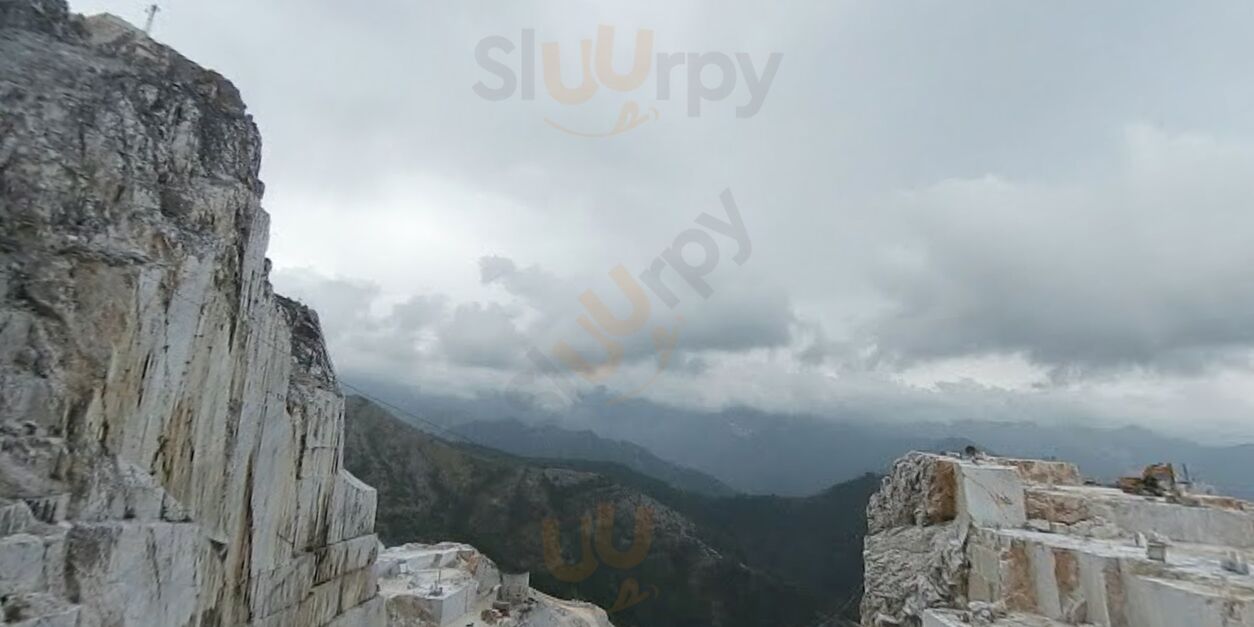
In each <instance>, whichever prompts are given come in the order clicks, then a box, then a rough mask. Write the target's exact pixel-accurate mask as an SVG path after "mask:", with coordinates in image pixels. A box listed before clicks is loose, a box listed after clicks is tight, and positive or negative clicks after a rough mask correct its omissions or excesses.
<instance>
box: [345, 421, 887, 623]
mask: <svg viewBox="0 0 1254 627" xmlns="http://www.w3.org/2000/svg"><path fill="white" fill-rule="evenodd" d="M345 423H346V427H345V440H346V441H345V465H346V466H347V467H348V469H349V470H350V471H352V472H353V473H354V474H355V475H357V476H358V477H359V478H360V479H362V480H363V481H365V482H367V483H369V484H370V485H373V486H375V487H376V488H377V489H378V491H379V512H378V517H377V530H378V532H379V534H380V535H381V536H382V538H383V540H384V541H385V542H386V543H388V544H399V543H403V542H414V541H418V542H437V541H458V542H467V543H470V544H473V545H475V546H476V547H478V548H479V549H480V550H482V551H483V552H484V553H485V554H486V555H488V556H489V557H491V558H492V559H493V560H495V561H497V562H498V563H500V564H501V565H502V566H503V567H505V568H507V569H519V570H528V571H530V572H531V573H532V585H533V586H534V587H536V588H538V589H540V590H542V591H545V592H548V593H550V594H554V595H557V596H560V597H564V598H580V599H585V600H589V601H593V602H595V603H597V604H598V605H601V606H602V607H605V608H607V609H616V608H615V606H616V605H623V604H624V603H626V604H628V605H630V603H631V602H632V601H633V600H635V601H640V602H639V603H637V604H635V605H631V606H630V607H627V608H625V609H621V610H620V611H616V612H614V613H613V614H612V619H613V621H614V624H615V625H617V626H618V627H657V626H658V625H667V626H668V627H758V626H760V625H780V626H783V627H793V626H796V627H819V626H835V625H843V624H850V623H849V621H851V620H856V618H857V615H856V610H857V607H858V599H859V597H860V594H861V581H862V537H863V535H864V534H865V529H866V523H865V510H866V504H867V501H868V500H869V498H870V495H871V494H872V493H873V492H874V491H875V490H876V489H877V488H878V485H879V482H878V479H877V478H875V477H872V476H865V477H861V478H859V479H858V480H856V481H853V482H848V483H844V484H841V485H838V486H835V487H833V488H830V489H828V490H825V491H822V492H821V493H819V494H817V495H815V496H812V497H807V498H779V497H751V496H733V497H712V496H707V495H702V494H698V493H694V492H689V491H685V490H680V489H676V488H674V487H672V486H671V485H669V484H668V483H666V482H664V481H662V480H659V479H657V478H654V477H651V476H646V475H644V474H642V473H640V472H638V471H636V470H634V469H632V468H629V467H628V466H626V465H622V464H618V463H611V462H607V461H580V460H556V459H530V458H524V457H519V456H515V455H511V454H508V453H505V452H501V451H496V450H493V449H489V448H486V447H483V446H480V445H477V444H470V443H457V442H450V441H445V440H442V439H440V438H438V437H436V436H434V435H432V434H430V433H425V432H423V431H420V430H418V429H416V428H414V427H413V426H411V425H410V424H407V423H406V422H405V421H403V420H400V419H398V418H397V417H395V416H393V415H392V414H390V413H389V412H388V411H387V410H384V409H383V408H381V407H379V406H377V405H375V404H373V403H371V402H370V401H367V400H365V399H363V398H359V397H350V398H349V399H348V401H347V404H346V419H345ZM511 428H516V427H511ZM476 429H477V428H476ZM528 431H529V430H527V429H523V430H521V431H520V433H523V434H524V435H528V437H530V435H532V434H528ZM538 432H539V433H549V434H551V435H554V436H555V437H557V438H559V439H560V440H564V441H565V440H567V439H569V438H570V436H569V434H566V433H558V432H556V431H552V430H549V429H539V430H538ZM494 437H495V436H494ZM578 441H581V442H585V443H590V444H589V445H590V446H592V447H593V448H594V449H596V450H601V451H607V450H619V451H632V450H633V449H632V448H629V447H617V446H613V447H608V448H607V447H605V446H604V442H603V441H602V440H600V439H599V438H598V439H589V438H587V437H586V436H585V437H582V438H580V439H579V440H578ZM563 450H565V451H566V452H569V450H568V449H563ZM641 459H643V460H646V461H648V462H649V464H650V465H653V462H652V461H651V458H650V457H649V456H644V457H642V458H641ZM655 467H656V468H666V467H665V466H655ZM667 472H670V473H673V474H674V473H677V474H676V476H679V477H682V478H687V479H688V480H691V478H692V477H693V476H694V475H693V474H692V473H689V472H683V471H682V469H679V470H678V471H676V470H675V469H674V468H672V469H671V470H668V471H667ZM700 483H702V484H704V485H706V486H707V487H711V486H717V485H718V483H717V482H714V483H710V482H709V481H703V482H700ZM638 507H645V508H647V509H648V511H649V512H651V514H650V516H649V520H651V525H650V529H652V532H651V535H649V536H648V537H650V540H651V541H650V542H649V543H648V544H647V545H645V546H646V547H647V551H645V552H644V553H642V554H641V555H640V560H639V563H636V560H629V561H628V562H627V563H625V564H622V563H620V564H619V565H618V566H615V565H613V564H610V563H608V562H609V561H611V560H606V559H604V556H603V554H602V552H603V551H605V550H606V549H605V548H603V547H602V546H601V545H600V544H599V542H598V543H597V544H596V545H595V546H596V548H595V551H594V549H593V544H592V543H591V542H592V541H591V537H592V535H589V537H588V539H587V540H582V539H581V538H582V536H581V532H580V526H581V524H587V525H589V528H588V530H589V531H590V532H591V531H592V526H593V521H594V520H596V523H597V524H596V529H597V531H596V533H595V537H596V538H597V539H598V540H600V538H601V530H600V529H601V527H600V518H599V512H601V511H606V512H607V513H610V516H611V518H610V519H608V521H609V522H610V526H611V527H612V530H613V531H612V532H610V536H612V537H610V538H608V542H609V545H608V547H609V548H610V554H611V555H613V554H615V553H618V554H619V558H622V556H623V555H625V554H629V553H631V551H630V550H629V548H628V547H631V546H633V543H634V541H635V539H636V537H637V531H635V529H636V527H635V524H636V522H637V508H638ZM599 508H605V509H604V510H602V509H599ZM585 516H586V517H588V518H587V522H586V523H584V522H581V521H582V520H583V519H584V517H585ZM594 516H595V518H594ZM546 520H551V521H555V522H557V523H558V525H559V526H558V534H557V538H558V540H557V546H558V547H559V551H560V555H559V557H560V560H559V561H560V562H561V563H562V564H564V565H574V564H577V563H579V562H580V558H581V557H593V555H594V554H595V556H596V558H594V559H593V560H592V561H591V562H588V563H589V564H590V565H591V567H592V568H594V569H595V570H593V571H591V572H588V573H582V574H577V575H576V576H573V577H572V576H571V573H569V572H565V571H562V570H557V571H555V570H553V569H552V568H550V566H549V565H548V563H547V561H546V548H545V541H544V538H545V526H546V523H545V521H546ZM598 559H600V560H601V563H598ZM619 561H620V562H621V559H620V560H619ZM583 574H586V577H584V576H583ZM559 575H560V576H559Z"/></svg>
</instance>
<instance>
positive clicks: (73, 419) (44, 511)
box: [0, 0, 383, 627]
mask: <svg viewBox="0 0 1254 627" xmlns="http://www.w3.org/2000/svg"><path fill="white" fill-rule="evenodd" d="M260 159H261V141H260V138H259V136H258V133H257V129H256V127H255V126H254V124H253V122H252V120H251V118H250V117H249V116H248V114H247V112H246V109H245V106H244V103H243V101H242V100H241V99H240V95H239V93H238V92H237V90H236V89H235V88H234V87H233V86H232V85H231V84H230V83H229V82H227V81H226V80H225V79H224V78H222V77H221V76H219V75H217V74H215V73H213V72H211V71H208V70H205V69H203V68H201V67H199V66H197V65H196V64H194V63H192V62H191V61H189V60H187V59H185V58H183V57H182V56H180V55H179V54H178V53H176V52H174V51H173V50H170V49H169V48H166V47H164V46H162V45H160V44H157V43H155V42H153V41H152V40H150V39H148V38H147V37H146V36H144V34H143V33H141V32H139V31H138V30H136V29H134V28H133V27H132V26H130V25H128V24H127V23H125V22H123V21H122V20H119V19H117V18H114V17H110V16H97V17H91V18H83V17H80V16H75V15H72V14H70V12H69V11H68V9H67V6H66V3H65V1H64V0H0V603H3V608H2V609H3V611H0V624H17V625H48V626H60V625H66V626H70V625H78V626H83V627H91V626H97V625H99V626H105V625H108V626H111V627H112V626H134V625H159V626H163V627H165V626H182V625H249V624H255V625H275V626H279V625H300V626H302V627H304V626H317V625H381V624H382V622H383V604H382V601H381V600H380V599H379V598H378V597H377V586H376V583H375V575H374V567H373V563H374V560H375V558H376V556H377V550H376V549H375V547H376V541H375V538H374V536H373V529H374V512H375V493H374V490H373V489H371V488H369V487H368V486H365V485H363V484H362V483H361V482H359V481H357V480H356V479H355V478H353V477H352V476H351V475H350V474H348V472H347V471H345V470H344V469H343V467H342V437H343V400H342V398H341V396H340V393H339V391H338V389H337V386H336V383H335V374H334V370H333V368H332V365H331V363H330V360H329V359H328V357H327V354H326V349H325V346H324V345H323V342H322V337H321V332H320V329H319V325H318V321H317V317H316V315H315V314H314V313H313V312H312V311H310V310H308V309H306V308H304V307H303V306H301V305H299V304H297V303H295V302H293V301H290V300H286V299H282V298H279V297H277V296H275V295H274V294H273V292H272V290H271V286H270V283H269V280H268V269H269V263H268V262H267V260H266V259H265V251H266V245H267V238H268V216H267V214H266V213H265V212H264V211H263V210H262V208H261V205H260V201H261V196H262V192H263V185H262V183H261V181H260V180H259V178H258V172H259V166H260Z"/></svg>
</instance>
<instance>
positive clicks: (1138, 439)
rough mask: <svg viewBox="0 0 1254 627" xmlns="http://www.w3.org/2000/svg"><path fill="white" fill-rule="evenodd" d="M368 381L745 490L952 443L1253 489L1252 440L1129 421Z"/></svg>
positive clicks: (440, 410)
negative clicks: (562, 394)
mask: <svg viewBox="0 0 1254 627" xmlns="http://www.w3.org/2000/svg"><path fill="white" fill-rule="evenodd" d="M362 385H365V384H362ZM370 389H371V390H372V391H373V392H374V393H375V394H377V395H382V396H383V397H384V398H387V399H389V400H390V401H391V402H394V403H396V404H397V405H399V406H401V407H403V408H405V409H407V410H415V411H418V413H420V414H421V415H423V416H424V417H429V418H432V419H433V420H435V421H437V422H440V423H441V424H444V425H450V426H453V425H459V424H466V423H469V422H475V421H482V420H495V419H497V418H499V417H502V416H508V417H511V418H513V419H516V420H518V421H521V422H523V423H527V424H556V425H558V426H560V427H561V428H563V429H568V430H577V429H587V430H590V431H592V432H593V433H595V434H596V435H598V436H599V437H601V438H606V439H611V440H619V441H623V442H629V443H632V444H636V445H639V446H642V447H644V448H645V449H647V450H648V451H650V452H651V453H653V454H654V455H656V456H657V457H659V458H661V459H663V460H665V461H668V462H671V463H675V464H680V465H683V466H685V467H688V468H692V469H694V470H696V471H698V472H701V473H705V474H707V475H710V476H712V477H714V478H716V479H718V480H719V481H721V482H723V483H725V484H727V485H728V486H730V487H731V488H732V489H734V490H737V491H739V492H742V493H746V494H779V495H784V496H806V495H812V494H816V493H818V492H820V491H822V490H824V489H826V488H827V487H829V486H831V485H833V484H835V483H839V482H841V481H849V480H852V479H856V478H857V477H859V476H861V475H863V474H865V473H868V472H871V473H883V472H884V471H885V470H886V469H887V468H888V467H889V465H890V464H891V463H892V462H893V460H895V459H896V458H898V457H899V456H901V455H902V454H904V453H905V452H907V451H911V450H923V451H940V450H950V449H953V448H954V445H955V444H956V443H961V442H974V443H977V444H978V445H979V446H980V447H983V448H987V449H989V450H993V451H996V452H997V453H999V454H1002V455H1008V456H1019V457H1032V458H1048V457H1057V458H1059V459H1066V460H1069V461H1073V462H1075V463H1077V464H1078V465H1079V466H1080V467H1081V468H1084V469H1085V471H1086V472H1090V473H1093V476H1094V478H1097V479H1100V480H1104V481H1109V480H1113V479H1114V478H1116V477H1118V476H1120V475H1122V474H1126V473H1139V472H1140V470H1141V469H1142V468H1143V467H1144V466H1146V465H1148V464H1151V463H1157V462H1167V461H1170V462H1173V463H1176V464H1178V465H1181V466H1183V465H1186V464H1187V465H1188V467H1189V470H1190V471H1191V473H1192V474H1193V475H1194V476H1195V477H1197V478H1200V479H1201V480H1202V481H1204V482H1206V483H1210V484H1213V485H1215V486H1216V487H1217V488H1219V490H1220V491H1221V492H1225V493H1229V494H1233V495H1236V496H1244V497H1254V479H1251V477H1254V444H1242V445H1237V446H1232V447H1219V446H1207V445H1204V444H1199V443H1196V442H1191V441H1188V440H1185V439H1181V438H1175V437H1170V436H1166V435H1162V434H1159V433H1156V432H1154V431H1151V430H1149V429H1145V428H1141V427H1134V426H1133V427H1123V428H1116V429H1106V428H1098V427H1087V426H1080V425H1067V424H1059V425H1057V426H1044V425H1040V424H1033V423H1027V422H1007V421H993V420H962V419H959V420H955V421H953V422H918V421H916V422H900V423H879V424H877V423H872V422H869V421H866V420H864V419H863V418H861V417H859V416H851V417H849V418H848V419H847V420H837V419H835V418H828V417H818V416H807V415H794V414H771V413H766V412H761V411H757V410H752V409H745V408H732V409H727V410H723V411H720V412H701V411H695V410H687V409H681V408H675V407H670V406H666V405H661V404H657V403H653V402H650V401H646V400H642V399H633V400H630V401H626V402H622V403H612V404H611V403H605V402H603V401H602V399H599V398H589V399H583V400H581V401H580V402H577V403H575V404H574V405H573V406H572V407H570V408H569V409H568V410H566V411H564V412H561V413H551V412H547V411H543V410H540V409H536V408H529V407H526V406H523V405H520V404H519V403H517V402H515V401H513V400H512V399H510V398H508V397H505V396H502V395H496V396H482V397H478V398H475V399H461V398H452V397H440V396H427V395H420V394H415V393H414V392H413V391H412V390H409V389H406V388H403V387H400V386H393V385H388V384H377V385H376V384H370Z"/></svg>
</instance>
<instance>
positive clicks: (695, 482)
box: [451, 420, 736, 496]
mask: <svg viewBox="0 0 1254 627" xmlns="http://www.w3.org/2000/svg"><path fill="white" fill-rule="evenodd" d="M451 431H452V432H453V433H456V434H457V435H459V436H461V437H463V438H465V439H467V440H469V441H471V442H474V443H476V444H481V445H483V446H486V447H489V448H494V449H497V450H500V451H505V452H506V453H512V454H514V455H518V456H520V457H534V458H543V459H567V460H586V461H594V462H610V463H614V464H620V465H622V466H626V467H627V468H630V469H632V470H634V471H636V472H638V473H640V474H642V475H645V476H646V477H653V478H654V479H657V480H659V481H664V482H666V483H667V484H669V485H671V486H673V487H675V488H678V489H680V490H686V491H688V492H695V493H697V494H704V495H707V496H732V495H734V494H736V491H735V490H733V489H731V488H730V487H728V486H727V484H725V483H723V482H722V481H719V480H718V479H715V478H714V477H711V476H709V475H707V474H705V473H702V472H698V471H696V470H693V469H691V468H686V467H684V466H680V465H679V464H674V463H671V462H668V461H665V460H663V459H662V458H660V457H658V456H657V455H654V454H653V453H651V452H649V450H648V449H646V448H644V447H643V446H640V445H638V444H632V443H630V442H623V441H619V440H608V439H606V438H602V437H600V436H598V435H597V434H595V433H593V432H592V431H590V430H587V429H583V430H579V431H573V430H567V429H562V428H561V427H556V426H553V425H528V424H525V423H523V422H521V421H519V420H492V421H476V422H470V423H466V424H462V425H457V426H455V427H452V428H451Z"/></svg>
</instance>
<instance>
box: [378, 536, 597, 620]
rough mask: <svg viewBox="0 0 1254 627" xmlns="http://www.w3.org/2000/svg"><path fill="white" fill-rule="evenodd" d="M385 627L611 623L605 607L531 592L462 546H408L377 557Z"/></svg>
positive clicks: (522, 580) (520, 578) (523, 580)
mask: <svg viewBox="0 0 1254 627" xmlns="http://www.w3.org/2000/svg"><path fill="white" fill-rule="evenodd" d="M379 577H380V590H381V594H382V596H383V598H384V599H386V602H387V616H388V625H389V627H444V626H445V625H457V626H459V627H460V626H461V625H474V626H476V627H477V626H480V625H494V626H496V627H613V625H612V624H610V620H609V617H608V616H607V615H606V613H605V610H602V609H601V608H599V607H597V606H595V605H592V604H591V603H581V602H577V601H562V600H559V599H555V598H553V597H551V596H548V595H546V594H543V593H541V592H538V591H536V590H532V589H531V588H530V587H529V586H528V585H527V575H525V574H514V575H511V574H502V573H501V571H500V569H499V568H497V566H496V564H494V563H493V562H492V560H490V559H488V558H487V557H485V556H484V555H483V554H481V553H479V551H477V550H475V548H474V547H472V546H469V545H465V544H453V543H445V544H436V545H423V544H407V545H405V546H399V547H394V548H390V549H388V550H386V551H384V552H383V555H382V556H381V557H380V559H379Z"/></svg>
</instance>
